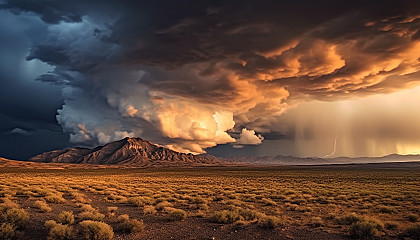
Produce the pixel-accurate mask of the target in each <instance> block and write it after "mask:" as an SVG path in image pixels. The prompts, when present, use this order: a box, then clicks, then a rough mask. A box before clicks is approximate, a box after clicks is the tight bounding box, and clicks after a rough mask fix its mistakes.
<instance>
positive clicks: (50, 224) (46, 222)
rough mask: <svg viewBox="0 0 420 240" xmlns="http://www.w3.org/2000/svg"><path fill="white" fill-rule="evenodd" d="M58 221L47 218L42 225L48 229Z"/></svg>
mask: <svg viewBox="0 0 420 240" xmlns="http://www.w3.org/2000/svg"><path fill="white" fill-rule="evenodd" d="M57 224H58V223H57V222H56V221H54V220H47V221H45V223H44V226H45V227H46V228H47V229H48V230H50V229H51V228H52V227H54V226H55V225H57Z"/></svg>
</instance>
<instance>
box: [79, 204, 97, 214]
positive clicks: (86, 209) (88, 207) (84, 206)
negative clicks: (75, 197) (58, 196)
mask: <svg viewBox="0 0 420 240" xmlns="http://www.w3.org/2000/svg"><path fill="white" fill-rule="evenodd" d="M78 206H79V207H80V209H81V210H82V211H84V212H96V211H97V210H96V209H95V208H93V207H92V206H91V205H90V204H78Z"/></svg>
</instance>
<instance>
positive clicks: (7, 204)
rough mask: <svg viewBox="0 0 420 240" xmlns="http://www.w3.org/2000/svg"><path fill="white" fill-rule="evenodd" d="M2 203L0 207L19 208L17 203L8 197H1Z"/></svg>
mask: <svg viewBox="0 0 420 240" xmlns="http://www.w3.org/2000/svg"><path fill="white" fill-rule="evenodd" d="M1 201H2V203H1V204H0V206H1V207H4V208H7V209H8V208H19V207H20V206H19V204H17V203H16V202H14V201H12V200H10V199H8V198H2V199H1Z"/></svg>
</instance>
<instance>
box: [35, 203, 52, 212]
mask: <svg viewBox="0 0 420 240" xmlns="http://www.w3.org/2000/svg"><path fill="white" fill-rule="evenodd" d="M34 205H35V207H36V208H38V209H39V210H41V211H43V212H51V210H52V209H51V207H50V206H48V204H47V203H46V202H44V201H39V200H38V201H36V202H35V204H34Z"/></svg>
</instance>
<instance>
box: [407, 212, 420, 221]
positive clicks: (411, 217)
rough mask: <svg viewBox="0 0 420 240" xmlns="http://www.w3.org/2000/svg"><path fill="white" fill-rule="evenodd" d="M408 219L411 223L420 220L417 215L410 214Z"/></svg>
mask: <svg viewBox="0 0 420 240" xmlns="http://www.w3.org/2000/svg"><path fill="white" fill-rule="evenodd" d="M407 219H408V221H410V222H417V221H418V220H419V216H417V214H414V213H410V214H408V215H407Z"/></svg>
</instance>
